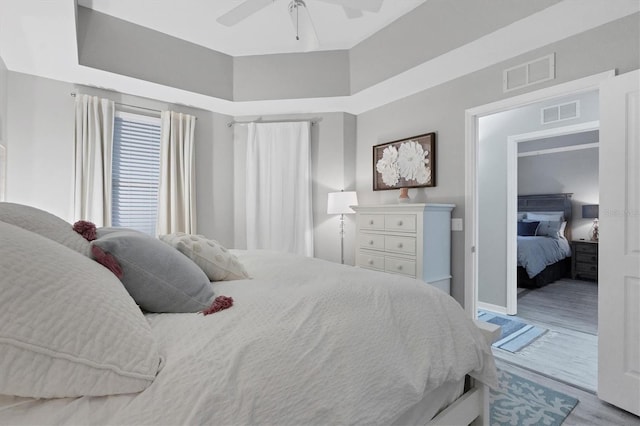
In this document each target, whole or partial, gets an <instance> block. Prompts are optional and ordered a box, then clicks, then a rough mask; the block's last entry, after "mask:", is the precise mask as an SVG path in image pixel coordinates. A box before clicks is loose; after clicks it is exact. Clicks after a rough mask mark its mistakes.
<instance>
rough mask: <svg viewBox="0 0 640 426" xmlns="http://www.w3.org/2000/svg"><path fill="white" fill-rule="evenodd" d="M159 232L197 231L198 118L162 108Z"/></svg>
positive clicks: (157, 230) (160, 233)
mask: <svg viewBox="0 0 640 426" xmlns="http://www.w3.org/2000/svg"><path fill="white" fill-rule="evenodd" d="M161 119H162V129H161V147H160V188H159V190H158V191H159V194H158V224H157V227H156V232H157V234H158V235H162V234H170V233H173V232H185V233H187V234H195V233H196V176H195V167H194V163H195V158H194V135H195V127H196V118H195V117H194V116H192V115H189V114H182V113H178V112H173V111H163V112H162V116H161Z"/></svg>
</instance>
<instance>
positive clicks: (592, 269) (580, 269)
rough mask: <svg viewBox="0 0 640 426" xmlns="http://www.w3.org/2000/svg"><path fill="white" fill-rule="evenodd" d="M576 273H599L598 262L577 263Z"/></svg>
mask: <svg viewBox="0 0 640 426" xmlns="http://www.w3.org/2000/svg"><path fill="white" fill-rule="evenodd" d="M576 274H592V275H593V274H595V275H597V274H598V264H597V263H596V264H593V263H581V262H577V263H576Z"/></svg>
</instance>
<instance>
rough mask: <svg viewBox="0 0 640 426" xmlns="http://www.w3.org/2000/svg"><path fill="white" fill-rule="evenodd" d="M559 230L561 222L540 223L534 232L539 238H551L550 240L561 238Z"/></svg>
mask: <svg viewBox="0 0 640 426" xmlns="http://www.w3.org/2000/svg"><path fill="white" fill-rule="evenodd" d="M561 228H562V222H556V221H553V220H552V221H545V220H542V221H540V224H539V225H538V230H537V231H536V235H537V236H539V237H551V238H556V239H558V238H561V237H562V235H561V233H560V232H561Z"/></svg>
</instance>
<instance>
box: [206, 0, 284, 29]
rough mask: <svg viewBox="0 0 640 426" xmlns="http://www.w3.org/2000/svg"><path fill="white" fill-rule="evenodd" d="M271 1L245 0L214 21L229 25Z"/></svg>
mask: <svg viewBox="0 0 640 426" xmlns="http://www.w3.org/2000/svg"><path fill="white" fill-rule="evenodd" d="M271 3H273V0H246V1H244V2H242V3H240V4H239V5H238V6H236V7H234V8H233V9H231V10H230V11H228V12H227V13H225V14H224V15H222V16H220V17H218V19H216V21H218V23H219V24H222V25H226V26H227V27H231V26H233V25H235V24H237V23H238V22H240V21H242V20H243V19H245V18H248V17H249V16H251V15H253V14H254V13H256V12H258V11H259V10H261V9H264V8H265V7H267V6H269V5H270V4H271Z"/></svg>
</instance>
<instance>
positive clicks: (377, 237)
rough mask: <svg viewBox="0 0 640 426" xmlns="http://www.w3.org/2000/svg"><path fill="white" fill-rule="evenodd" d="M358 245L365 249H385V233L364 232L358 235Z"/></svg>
mask: <svg viewBox="0 0 640 426" xmlns="http://www.w3.org/2000/svg"><path fill="white" fill-rule="evenodd" d="M358 245H359V246H360V248H364V249H366V248H368V249H373V250H384V235H382V234H367V233H366V232H362V233H361V234H360V236H359V237H358Z"/></svg>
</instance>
